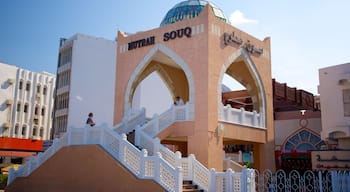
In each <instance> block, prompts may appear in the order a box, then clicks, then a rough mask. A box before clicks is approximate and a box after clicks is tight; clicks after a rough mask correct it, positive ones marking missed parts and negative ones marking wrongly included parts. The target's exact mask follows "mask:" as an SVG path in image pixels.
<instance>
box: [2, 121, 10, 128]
mask: <svg viewBox="0 0 350 192" xmlns="http://www.w3.org/2000/svg"><path fill="white" fill-rule="evenodd" d="M2 126H3V127H5V128H10V127H11V123H10V122H5V123H4V124H3V125H2Z"/></svg>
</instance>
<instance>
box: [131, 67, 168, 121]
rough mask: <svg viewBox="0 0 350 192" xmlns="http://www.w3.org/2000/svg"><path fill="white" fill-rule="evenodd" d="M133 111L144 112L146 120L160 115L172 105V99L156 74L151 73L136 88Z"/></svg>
mask: <svg viewBox="0 0 350 192" xmlns="http://www.w3.org/2000/svg"><path fill="white" fill-rule="evenodd" d="M132 102H133V103H132V108H133V109H142V108H144V109H145V110H146V118H152V116H154V115H155V114H158V115H159V114H161V113H163V112H164V111H166V110H167V109H169V108H170V106H171V105H172V104H173V97H172V95H171V93H170V91H169V89H168V88H167V86H166V85H165V83H164V82H163V80H162V78H161V77H160V76H159V74H158V73H157V72H152V73H151V74H150V75H149V76H147V77H146V78H145V79H144V80H143V81H142V82H141V83H140V84H139V85H138V86H137V88H136V90H135V93H134V96H133V100H132Z"/></svg>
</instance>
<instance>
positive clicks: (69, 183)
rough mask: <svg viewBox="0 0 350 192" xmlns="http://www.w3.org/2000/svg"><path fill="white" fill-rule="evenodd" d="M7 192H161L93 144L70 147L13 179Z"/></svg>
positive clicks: (154, 184)
mask: <svg viewBox="0 0 350 192" xmlns="http://www.w3.org/2000/svg"><path fill="white" fill-rule="evenodd" d="M6 191H7V192H12V191H13V192H18V191H26V192H31V191H32V192H41V191H42V192H49V191H57V192H58V191H65V192H70V191H71V192H78V191H89V192H93V191H96V192H97V191H132V192H133V191H165V190H164V189H163V188H162V187H161V186H159V185H158V184H157V183H155V182H154V181H152V180H140V179H137V178H136V177H135V176H134V175H132V174H131V173H130V172H129V171H128V170H126V169H125V168H124V167H123V166H122V165H120V164H119V163H118V161H117V160H115V159H114V158H113V157H112V156H110V155H109V154H108V153H107V152H105V151H104V150H103V149H102V148H100V147H99V146H97V145H85V146H70V147H64V148H62V149H61V150H59V151H58V152H57V153H56V154H55V155H54V156H53V157H51V158H50V159H49V160H48V161H46V162H45V163H44V164H43V165H42V166H40V167H39V168H38V169H37V170H35V171H34V172H33V173H32V174H30V175H29V176H28V177H25V178H17V179H16V180H15V181H14V182H12V183H11V185H9V186H8V187H7V188H6Z"/></svg>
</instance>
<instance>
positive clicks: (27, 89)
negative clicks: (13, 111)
mask: <svg viewBox="0 0 350 192" xmlns="http://www.w3.org/2000/svg"><path fill="white" fill-rule="evenodd" d="M26 91H30V83H29V82H27V84H26Z"/></svg>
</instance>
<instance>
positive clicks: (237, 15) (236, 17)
mask: <svg viewBox="0 0 350 192" xmlns="http://www.w3.org/2000/svg"><path fill="white" fill-rule="evenodd" d="M229 20H230V22H231V24H233V25H239V24H256V23H258V20H253V19H247V18H245V17H244V14H243V13H242V12H241V11H239V10H237V11H235V12H233V13H231V15H230V17H229Z"/></svg>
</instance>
